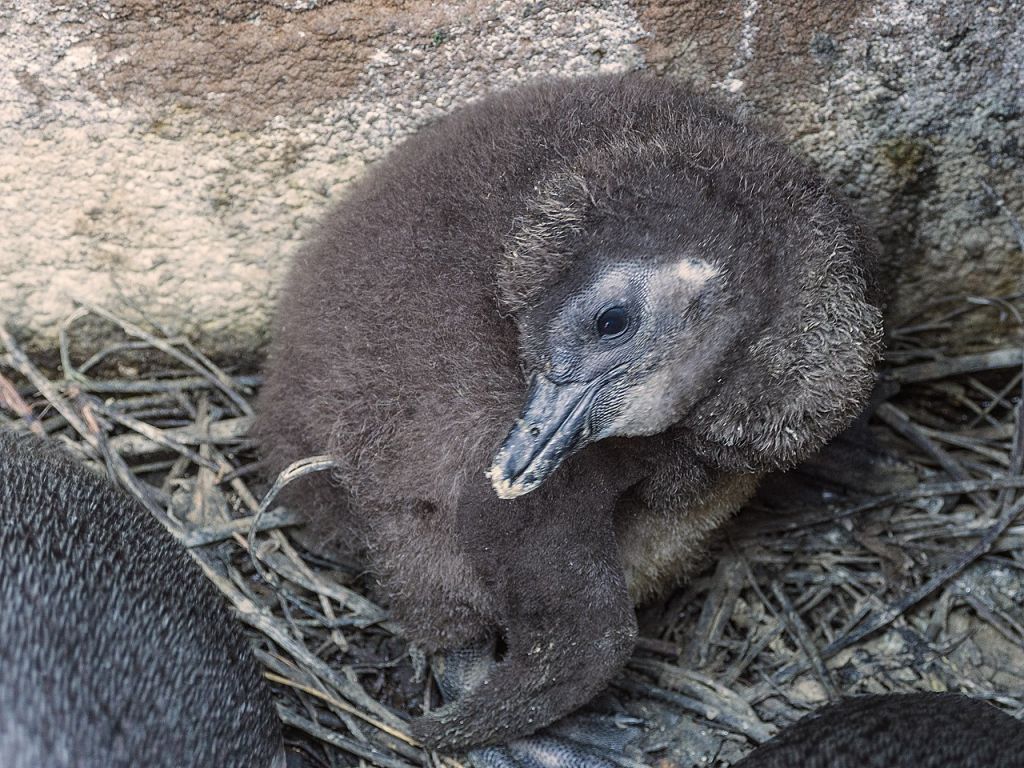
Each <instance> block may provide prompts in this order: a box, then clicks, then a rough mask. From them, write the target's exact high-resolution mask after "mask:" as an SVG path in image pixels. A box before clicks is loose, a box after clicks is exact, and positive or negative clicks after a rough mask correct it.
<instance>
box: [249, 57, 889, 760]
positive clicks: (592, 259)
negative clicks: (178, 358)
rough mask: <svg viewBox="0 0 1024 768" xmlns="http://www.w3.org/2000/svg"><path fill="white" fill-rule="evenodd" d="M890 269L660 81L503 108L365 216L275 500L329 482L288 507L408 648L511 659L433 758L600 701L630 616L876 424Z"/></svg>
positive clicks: (872, 246) (437, 725)
mask: <svg viewBox="0 0 1024 768" xmlns="http://www.w3.org/2000/svg"><path fill="white" fill-rule="evenodd" d="M876 261H877V245H876V241H875V240H874V238H873V237H872V236H871V235H870V234H869V233H868V232H867V231H866V229H865V227H864V226H863V225H862V223H861V222H860V221H859V220H858V219H857V217H856V216H854V215H853V214H852V213H851V211H850V210H849V208H848V207H847V206H846V204H845V203H844V202H842V201H841V200H840V199H839V198H838V197H837V196H836V194H835V193H834V192H833V191H832V190H831V189H830V187H829V186H828V185H827V184H826V183H825V182H823V181H822V180H821V179H820V178H819V177H818V176H816V175H815V174H814V173H812V172H811V171H809V170H808V169H807V168H806V167H805V166H804V165H802V164H801V163H800V162H799V161H797V160H796V159H795V158H794V157H793V156H792V155H791V154H790V153H789V152H787V151H786V149H785V148H784V147H783V146H782V145H781V144H779V143H778V142H777V141H775V140H774V139H772V138H770V137H769V136H767V135H766V134H765V133H764V132H763V131H761V130H758V129H757V128H756V127H754V126H752V125H749V124H748V123H746V122H745V121H744V120H742V119H740V118H739V117H738V116H737V115H736V114H734V113H733V112H732V111H730V110H729V109H727V108H726V107H724V106H721V105H719V104H718V103H716V102H714V101H712V100H710V99H708V98H705V97H702V96H699V95H697V94H695V93H693V92H692V91H690V90H689V89H688V88H686V87H684V86H682V85H678V84H675V83H672V82H669V81H667V80H656V79H648V78H644V77H638V76H610V77H609V76H605V77H593V78H587V79H581V80H573V81H554V82H544V83H540V84H534V85H530V86H527V87H523V88H520V89H518V90H513V91H510V92H507V93H500V94H496V95H492V96H490V97H487V98H484V99H483V100H481V101H479V102H477V103H475V104H473V105H471V106H469V107H466V108H464V109H462V110H460V111H457V112H456V113H454V114H452V115H451V116H449V117H447V118H444V119H442V120H440V121H438V122H437V123H436V124H434V125H432V126H430V127H427V128H425V129H424V130H422V131H420V132H419V133H417V134H416V135H415V136H413V137H412V138H410V139H408V140H407V141H406V142H405V143H404V144H402V145H401V146H400V147H398V148H397V149H396V150H395V151H394V152H393V153H392V154H391V155H390V156H389V157H388V158H386V159H384V160H383V161H381V162H380V163H378V164H376V165H375V166H373V167H372V168H371V169H369V171H368V173H367V174H366V175H365V177H364V178H362V179H361V180H360V181H359V182H358V183H356V184H355V185H354V186H353V188H352V189H351V191H350V192H349V194H348V195H347V197H346V199H345V200H344V201H343V202H342V203H341V204H340V206H339V207H337V208H336V209H335V210H334V211H332V212H331V213H330V214H328V215H327V216H326V218H325V219H324V220H323V223H322V225H321V226H320V229H319V232H317V233H316V234H315V235H314V236H313V237H312V238H311V239H310V241H309V242H308V243H307V244H306V246H305V247H304V248H303V249H301V250H300V252H299V253H298V254H297V256H296V258H295V261H294V264H293V265H292V268H291V272H290V275H289V277H288V279H287V281H286V283H285V286H284V289H283V294H282V296H281V300H280V306H279V309H278V314H277V320H276V328H275V333H274V341H273V344H272V348H271V353H270V357H269V362H268V366H267V374H266V383H265V386H264V388H263V391H262V393H261V398H260V401H259V403H258V409H257V410H258V416H257V425H256V434H257V437H258V438H259V440H260V441H261V443H262V445H263V446H264V449H265V454H266V459H267V462H268V465H269V467H270V468H271V469H272V470H280V469H281V468H283V467H284V466H286V465H287V464H288V463H290V462H291V461H293V460H296V459H298V458H301V457H304V456H308V455H311V454H320V453H329V454H331V455H332V456H333V457H334V459H335V460H336V462H337V465H338V468H337V470H336V473H335V476H334V478H333V482H332V483H323V482H321V483H319V484H318V483H316V482H308V483H305V485H303V486H301V487H300V488H299V489H298V494H300V495H301V497H293V498H294V499H295V502H296V503H298V504H300V505H302V506H303V508H304V509H305V510H307V511H309V512H310V513H312V515H313V517H314V522H315V523H316V525H317V527H318V528H319V531H320V532H321V533H323V532H325V531H332V532H334V534H335V536H336V537H338V536H341V537H343V547H344V548H347V549H349V550H351V551H353V552H357V553H360V552H361V553H362V554H363V555H364V556H365V558H366V559H367V560H368V562H369V564H370V565H371V567H372V568H373V569H374V570H375V571H376V572H377V573H378V574H379V576H380V578H381V580H382V583H383V585H384V588H385V589H386V590H387V592H388V593H389V594H390V598H391V607H392V609H393V611H394V613H395V615H396V616H397V617H398V618H399V619H400V620H401V621H402V622H403V624H404V626H405V628H406V631H407V633H408V636H409V637H410V638H411V639H412V640H414V641H416V642H418V643H420V644H422V645H425V646H426V647H427V648H428V649H432V650H438V651H455V650H459V649H466V648H473V647H481V646H485V645H487V644H488V643H491V644H492V645H496V646H497V647H498V648H499V650H501V651H502V652H501V653H500V654H499V655H500V659H496V663H494V664H492V665H490V666H488V667H486V669H484V670H483V671H482V672H480V673H479V674H474V675H467V676H466V679H467V680H471V681H472V684H471V685H469V686H468V687H467V688H466V689H465V690H464V691H462V693H461V695H460V696H459V697H458V698H457V699H456V701H455V702H454V703H452V704H450V705H448V706H446V707H444V708H442V709H440V710H438V711H436V712H434V713H431V714H430V715H429V716H427V717H425V718H421V719H420V720H419V721H418V722H417V723H416V724H415V729H416V732H417V734H418V735H419V736H420V738H421V739H423V740H424V741H425V743H427V744H429V745H430V746H433V747H437V748H443V749H449V750H461V749H465V748H469V747H474V746H478V745H483V744H494V743H499V742H503V741H506V740H508V739H510V738H513V737H518V736H521V735H523V734H528V733H531V732H533V731H535V730H537V729H538V728H540V727H542V726H544V725H545V724H547V723H550V722H551V721H553V720H554V719H556V718H558V717H560V716H562V715H564V714H566V713H567V712H569V711H571V710H573V709H575V708H576V707H578V706H579V705H581V704H582V703H584V702H585V701H587V700H588V699H589V698H590V697H592V696H593V695H594V694H595V693H596V692H598V691H599V690H600V689H601V688H602V687H603V686H605V685H606V683H607V682H608V681H609V679H610V678H611V677H612V675H613V674H615V672H616V671H617V670H619V669H620V668H621V666H622V664H623V663H624V662H625V660H626V659H627V658H628V656H629V654H630V652H631V650H632V648H633V644H634V640H635V636H636V620H635V614H634V602H635V601H636V600H641V599H647V598H650V597H651V596H653V595H655V594H657V593H659V592H660V591H662V590H663V589H665V588H666V587H667V586H669V585H671V584H673V583H674V582H675V581H677V580H678V579H679V578H681V577H682V576H684V575H685V574H686V573H687V571H688V570H690V569H692V568H693V567H694V565H695V564H696V563H697V561H698V558H699V557H700V555H701V553H702V551H703V547H704V544H705V541H706V539H707V537H708V535H709V533H710V532H711V531H712V530H714V529H715V528H716V527H717V526H718V525H720V524H721V523H722V522H723V521H724V520H726V519H727V518H728V517H729V516H730V515H731V514H732V513H733V512H734V511H735V510H736V509H737V507H738V506H739V505H740V504H742V503H743V501H744V500H745V499H746V498H747V497H748V496H749V494H750V493H751V492H752V491H753V488H754V486H755V484H756V481H757V478H758V477H759V476H760V474H762V473H763V472H765V471H767V470H771V469H776V468H779V467H782V466H787V465H789V464H791V463H793V462H794V461H796V460H797V459H799V458H800V457H802V456H804V455H806V454H807V453H809V452H810V451H812V450H814V449H816V448H818V447H819V446H821V445H822V444H823V443H824V442H825V441H826V440H827V439H828V438H829V437H831V436H832V435H833V434H835V433H836V432H837V431H839V430H840V429H841V428H842V427H843V426H845V425H846V424H847V423H848V422H849V420H850V419H851V417H852V416H853V415H854V413H855V412H856V410H857V409H858V407H859V406H860V405H861V404H862V402H863V401H864V399H865V397H866V395H867V393H868V390H869V388H870V384H871V381H872V368H873V365H874V362H875V360H876V356H877V352H878V347H879V339H880V313H879V310H878V307H877V299H876V295H875V289H876V285H875V279H874V271H875V266H876ZM302 482H305V481H302Z"/></svg>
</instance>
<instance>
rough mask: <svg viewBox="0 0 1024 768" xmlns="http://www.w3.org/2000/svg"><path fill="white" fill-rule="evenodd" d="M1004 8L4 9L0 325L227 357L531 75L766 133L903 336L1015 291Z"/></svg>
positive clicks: (315, 1)
mask: <svg viewBox="0 0 1024 768" xmlns="http://www.w3.org/2000/svg"><path fill="white" fill-rule="evenodd" d="M1022 17H1024V4H1022V1H1021V0H991V1H989V2H975V0H959V1H954V0H917V1H913V0H874V1H872V2H849V3H833V2H828V1H827V0H817V1H810V2H799V1H798V0H788V2H774V3H772V2H767V0H760V2H759V1H758V0H745V1H744V2H738V1H737V0H714V1H712V0H649V1H647V2H640V1H639V0H634V2H628V1H627V0H603V1H601V0H594V1H593V2H588V3H577V2H568V1H567V0H563V1H556V0H548V1H546V2H545V0H540V1H538V2H498V1H496V0H476V1H475V2H465V3H446V4H439V3H433V2H427V1H426V0H409V1H408V2H401V1H400V0H391V1H389V2H381V1H379V0H344V1H342V0H337V1H335V2H329V0H292V1H290V2H286V1H285V0H266V1H264V2H256V1H255V0H214V2H207V3H200V2H198V1H197V0H177V2H173V1H171V2H165V1H162V0H108V1H107V2H95V1H94V0H69V1H68V2H65V3H62V4H54V3H52V2H49V1H48V0H18V2H14V0H0V320H2V319H4V318H6V319H7V322H8V323H9V325H11V326H12V327H13V329H14V330H15V331H16V332H17V333H18V334H19V335H20V336H22V337H24V338H26V339H31V343H32V345H33V346H35V347H37V348H43V347H47V346H52V344H53V338H54V336H55V334H56V331H57V328H58V324H59V322H60V321H61V319H63V318H64V317H65V316H66V315H67V314H68V312H69V311H70V309H71V306H72V304H71V302H72V301H73V300H74V299H84V300H87V301H90V302H94V303H98V304H102V305H104V306H106V307H108V308H111V309H114V310H115V311H119V312H124V313H127V314H129V315H135V316H137V314H138V313H145V315H147V316H148V317H150V318H151V319H153V320H156V321H158V322H160V323H161V324H163V325H164V326H165V327H166V328H167V329H168V330H169V331H171V332H172V333H185V334H188V335H189V336H191V337H192V338H194V339H198V340H199V341H200V342H201V343H202V344H203V345H204V346H205V347H206V348H207V349H211V350H213V351H214V352H215V353H217V354H218V355H219V356H221V357H224V358H230V357H234V356H237V355H239V354H247V353H249V352H252V351H257V350H259V349H260V348H261V346H262V345H263V343H264V342H265V340H266V339H265V334H266V328H267V317H268V311H269V309H270V308H271V306H272V303H273V297H274V294H275V291H276V286H277V285H278V284H279V281H280V279H281V277H282V274H283V271H284V268H285V266H286V264H287V258H288V256H289V255H290V254H291V253H292V252H293V251H294V249H295V248H296V246H297V244H298V242H299V241H300V239H301V237H302V236H303V234H304V233H305V232H307V231H308V229H309V227H310V225H311V224H312V223H313V222H314V221H315V220H316V219H317V217H318V216H319V215H320V214H321V213H322V212H323V210H324V209H325V207H326V206H327V205H328V204H329V202H330V201H331V200H332V199H336V198H337V196H338V195H339V193H340V192H341V191H342V190H343V189H344V187H345V185H346V184H347V183H348V182H350V181H351V180H352V179H353V178H354V177H355V176H356V175H357V174H358V173H359V172H360V170H361V169H362V168H363V166H364V165H365V164H366V163H367V162H368V161H372V160H374V159H375V158H377V157H379V156H380V155H381V154H382V153H383V152H384V151H386V150H387V148H388V147H389V146H390V145H391V144H392V143H393V142H394V141H395V140H396V139H398V138H400V137H402V136H404V135H406V134H408V133H409V132H411V131H413V130H415V129H416V128H417V127H418V126H420V125H422V124H423V123H425V122H427V121H429V120H431V119H434V118H435V117H436V116H438V115H440V114H442V113H444V112H445V111H447V110H449V109H450V108H452V107H453V106H455V105H457V104H460V103H464V102H465V101H468V100H470V99H472V98H473V97H475V96H477V95H479V94H481V93H483V92H485V91H487V90H490V89H493V88H498V87H502V86H506V85H510V84H513V83H516V82H520V81H523V80H527V79H529V78H532V77H536V76H541V75H550V74H562V75H566V74H574V73H584V72H593V71H599V70H613V71H617V70H624V69H632V68H641V67H645V66H646V67H649V68H651V69H653V70H654V71H656V72H659V73H662V74H665V75H668V76H681V77H685V78H688V79H692V80H695V81H697V82H699V83H703V84H705V85H707V86H708V87H711V88H720V89H723V90H726V91H729V92H732V93H734V94H735V95H736V97H737V98H738V99H740V100H741V101H743V102H745V103H748V104H749V105H750V106H751V108H752V109H753V110H755V112H757V113H758V114H760V115H764V116H765V117H766V119H768V120H769V121H771V122H773V123H775V124H777V125H778V127H779V129H780V130H781V131H782V133H783V134H784V135H786V136H787V137H788V138H790V139H791V140H792V141H793V142H794V143H795V144H796V145H797V146H798V147H799V148H800V149H801V150H803V151H804V152H806V153H807V154H808V155H809V156H810V157H811V158H812V159H813V160H814V162H816V163H817V164H818V165H819V166H820V167H821V168H822V169H823V170H824V171H825V172H826V173H827V174H829V175H830V176H832V177H833V178H835V179H836V180H837V181H838V182H839V183H840V184H841V185H842V186H843V187H844V188H845V189H846V191H847V192H848V193H849V194H850V195H851V196H852V197H854V198H855V199H856V200H858V201H861V202H862V203H863V204H864V205H865V207H866V208H867V209H868V210H871V209H874V210H875V211H876V214H875V220H876V221H877V222H878V223H879V228H880V230H881V232H882V234H883V237H884V240H885V242H886V244H887V246H888V248H889V252H890V253H891V254H892V255H893V257H894V258H895V257H896V256H905V257H906V258H907V262H906V266H905V268H904V269H902V270H901V273H900V275H901V276H900V280H899V286H898V291H897V295H896V302H895V305H894V309H893V314H894V315H895V316H897V317H899V316H908V315H910V314H911V313H912V312H914V311H915V310H916V308H917V307H918V306H919V305H920V304H921V303H923V302H924V301H926V300H927V299H928V298H929V297H933V296H938V295H946V294H948V293H950V292H953V291H961V290H963V291H974V292H978V293H983V294H999V293H1008V292H1011V291H1014V290H1021V289H1022V287H1024V286H1022V272H1024V256H1022V255H1021V253H1020V251H1019V249H1018V244H1017V242H1016V240H1015V235H1014V232H1013V229H1012V227H1011V226H1010V223H1009V220H1008V218H1007V217H1006V216H1005V215H1004V212H1003V211H1001V210H1000V209H999V208H998V207H997V205H996V204H995V202H994V198H993V197H992V196H991V195H989V194H988V193H987V192H986V191H985V187H984V184H983V183H982V182H985V183H987V184H989V185H990V187H991V188H992V189H993V190H994V191H996V192H997V193H998V194H999V195H1000V196H1001V197H1002V198H1003V200H1004V201H1005V203H1006V206H1007V210H1008V211H1009V212H1016V215H1018V216H1021V213H1020V212H1021V211H1022V209H1024V175H1022V173H1024V161H1022V155H1024V133H1022V131H1021V128H1022V125H1021V123H1022V112H1024V87H1022V86H1024V83H1022V77H1024V67H1022V64H1024V44H1022V43H1021V41H1022V40H1024V19H1022Z"/></svg>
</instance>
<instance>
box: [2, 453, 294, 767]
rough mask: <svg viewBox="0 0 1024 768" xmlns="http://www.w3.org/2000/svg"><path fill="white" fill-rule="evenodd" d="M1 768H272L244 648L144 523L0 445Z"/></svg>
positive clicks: (89, 483)
mask: <svg viewBox="0 0 1024 768" xmlns="http://www.w3.org/2000/svg"><path fill="white" fill-rule="evenodd" d="M0 606H2V609H0V765H2V766H4V768H111V767H114V768H117V767H121V768H129V767H131V768H135V767H136V766H147V768H182V767H183V766H238V767H239V768H243V766H245V767H248V766H263V767H270V766H274V767H275V768H276V767H277V766H281V768H283V766H284V764H285V763H284V754H283V752H282V742H281V730H280V723H279V721H278V720H277V717H276V713H275V712H274V708H273V704H272V702H271V699H270V692H269V690H268V688H267V686H266V684H265V682H264V681H263V680H262V678H261V676H260V673H259V670H258V669H257V667H256V663H255V660H254V659H253V657H252V654H251V652H250V650H249V648H248V645H247V643H246V640H245V637H244V636H243V634H242V632H241V630H240V628H239V627H238V625H237V624H236V623H235V622H234V621H233V620H232V618H231V617H230V615H229V614H228V611H227V609H226V607H225V605H224V604H223V600H222V599H221V598H220V597H219V595H217V594H216V592H215V590H214V589H213V587H212V586H211V585H210V583H209V582H208V581H207V580H206V579H205V578H204V577H203V575H202V573H201V572H200V571H199V569H198V567H197V566H196V564H195V563H194V562H192V560H191V558H190V557H189V556H188V554H187V553H186V552H185V551H184V550H182V549H181V547H180V546H179V545H177V543H176V542H175V541H174V540H173V539H172V538H171V536H170V534H169V533H167V531H165V530H164V529H163V528H162V527H161V526H160V525H159V523H157V522H156V521H155V520H154V519H153V518H152V517H151V516H150V515H148V514H147V513H146V512H145V510H143V509H142V508H141V507H139V505H138V504H137V503H136V502H135V501H134V500H132V499H131V498H130V497H128V496H127V495H126V494H124V493H123V492H121V491H120V490H118V489H116V488H114V487H113V486H112V485H111V484H110V483H109V482H108V481H106V480H105V479H103V478H100V477H98V476H96V475H94V474H93V473H91V472H89V471H87V470H86V469H84V468H82V467H80V466H78V465H76V464H75V463H74V462H73V461H72V460H71V459H70V458H69V457H68V456H66V455H65V454H64V453H63V451H61V450H59V449H57V448H55V447H53V446H50V445H46V444H44V443H41V442H40V441H37V440H35V439H32V438H24V437H21V436H17V435H13V434H10V433H0Z"/></svg>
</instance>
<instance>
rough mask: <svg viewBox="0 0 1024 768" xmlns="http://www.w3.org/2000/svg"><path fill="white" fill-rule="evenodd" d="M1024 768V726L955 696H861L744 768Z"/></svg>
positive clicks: (813, 718)
mask: <svg viewBox="0 0 1024 768" xmlns="http://www.w3.org/2000/svg"><path fill="white" fill-rule="evenodd" d="M795 766H799V768H1021V767H1022V766H1024V723H1022V722H1020V721H1019V720H1016V719H1014V718H1012V717H1010V716H1009V715H1007V714H1004V713H1002V712H1000V711H999V710H998V709H996V708H995V707H993V706H992V705H990V704H987V703H985V702H983V701H978V700H975V699H969V698H967V697H966V696H960V695H957V694H952V693H944V694H939V693H915V694H904V695H895V696H860V697H856V698H852V699H847V700H846V701H843V702H840V703H839V704H833V705H831V706H828V707H825V708H824V709H822V710H819V711H818V712H815V713H814V714H813V715H809V716H808V717H806V718H804V719H803V720H801V721H800V722H798V723H797V724H796V725H794V726H792V727H791V728H787V729H786V730H785V731H783V732H782V733H780V734H779V735H778V736H776V737H775V738H774V739H772V740H771V741H769V742H767V743H766V744H764V745H763V746H761V747H759V748H758V749H755V750H754V751H753V752H752V753H750V754H749V755H748V756H747V757H746V758H744V759H743V760H741V761H740V762H738V763H737V764H736V768H794V767H795Z"/></svg>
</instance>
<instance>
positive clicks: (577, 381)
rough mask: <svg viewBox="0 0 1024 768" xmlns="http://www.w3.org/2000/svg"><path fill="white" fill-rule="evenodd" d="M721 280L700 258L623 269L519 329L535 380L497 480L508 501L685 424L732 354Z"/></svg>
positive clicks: (603, 275) (559, 297)
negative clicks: (722, 327)
mask: <svg viewBox="0 0 1024 768" xmlns="http://www.w3.org/2000/svg"><path fill="white" fill-rule="evenodd" d="M721 278H722V273H721V270H720V269H719V268H718V267H716V266H715V265H713V264H711V263H709V262H706V261H702V260H699V259H696V258H692V257H680V258H676V259H658V260H637V261H618V262H612V263H609V264H605V265H600V266H599V267H597V268H595V269H594V270H593V273H592V274H585V275H583V276H582V277H580V278H578V279H577V280H575V281H569V285H568V286H566V287H563V288H561V289H560V290H557V289H556V290H555V291H554V292H553V293H552V295H551V296H549V297H548V299H547V300H546V301H544V302H543V303H542V304H541V305H540V306H538V307H536V308H535V309H534V310H533V311H531V312H530V313H528V314H527V315H526V316H525V317H523V318H520V328H521V335H522V340H523V349H524V357H525V358H526V360H527V362H528V363H529V364H531V365H532V368H533V370H532V371H531V377H530V388H529V392H528V393H527V396H526V403H525V405H524V407H523V410H522V412H521V414H520V416H519V418H518V419H517V420H516V422H515V424H514V425H513V426H512V428H511V429H510V431H509V433H508V436H507V437H506V438H505V441H504V442H503V443H502V446H501V448H500V449H499V450H498V453H497V454H496V456H495V457H494V461H493V463H492V465H491V467H490V469H489V470H488V477H489V479H490V481H491V485H492V486H493V487H494V490H495V492H496V493H497V494H498V496H499V497H501V498H505V499H511V498H515V497H517V496H521V495H523V494H525V493H529V492H530V491H532V490H534V489H535V488H537V487H538V486H539V485H540V484H541V483H542V482H544V480H545V479H546V478H547V477H548V476H549V475H550V474H551V473H552V472H553V471H554V470H555V469H556V468H557V467H558V466H559V464H561V462H562V461H563V460H564V459H565V458H567V457H568V456H570V455H571V454H572V453H574V452H575V451H578V450H579V449H580V448H582V447H583V446H585V445H587V444H588V443H592V442H594V441H596V440H600V439H602V438H605V437H612V436H636V435H652V434H656V433H658V432H661V431H663V430H665V429H666V428H667V427H669V426H670V425H672V424H674V423H675V422H676V421H678V420H679V418H680V416H681V415H682V414H683V413H684V412H685V411H686V410H687V409H688V407H689V406H690V405H692V403H693V402H694V401H695V399H696V395H697V394H698V392H699V390H700V388H701V383H702V382H703V381H704V380H705V379H706V377H707V374H708V371H709V370H710V369H711V368H712V367H713V361H714V360H715V359H716V358H717V357H718V353H717V352H716V350H720V349H722V348H723V347H724V344H723V343H722V342H721V340H718V339H716V334H715V333H714V331H715V329H716V328H717V327H718V324H717V323H716V322H714V320H715V319H716V310H717V309H719V308H720V306H721V299H722V296H723V290H722V288H723V283H724V281H723V280H722V279H721ZM718 335H721V334H718ZM725 335H728V334H725ZM709 341H710V342H712V343H710V344H709ZM716 342H717V343H716Z"/></svg>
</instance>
